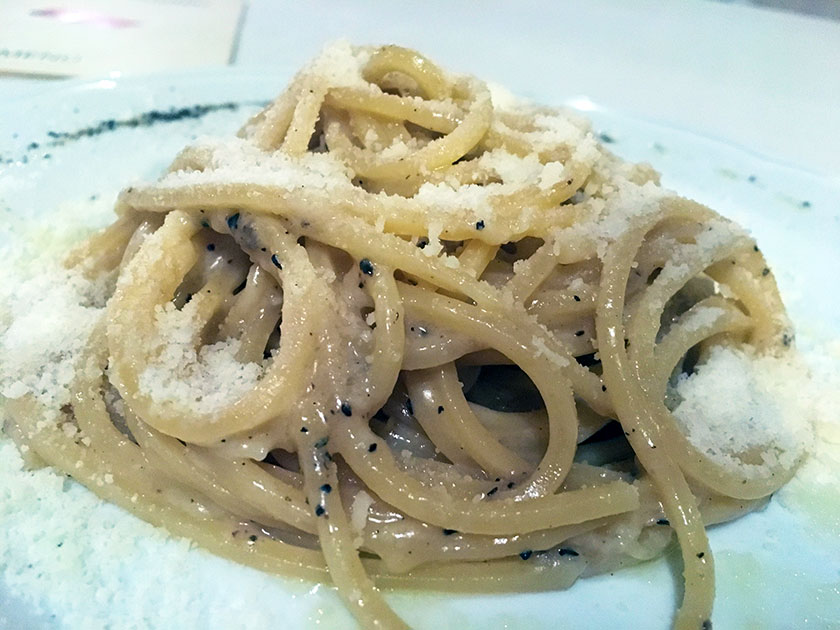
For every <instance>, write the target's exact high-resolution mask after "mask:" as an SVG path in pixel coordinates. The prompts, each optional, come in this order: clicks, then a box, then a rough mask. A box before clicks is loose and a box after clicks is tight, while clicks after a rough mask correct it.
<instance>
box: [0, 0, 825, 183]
mask: <svg viewBox="0 0 840 630" xmlns="http://www.w3.org/2000/svg"><path fill="white" fill-rule="evenodd" d="M340 37H345V38H348V39H350V40H351V41H353V42H358V43H398V44H402V45H407V46H411V47H415V48H418V49H420V50H421V51H423V52H424V53H426V54H427V55H429V56H430V57H432V58H433V59H435V60H437V61H438V62H439V63H441V64H442V65H444V66H446V67H449V68H452V69H454V70H459V71H465V72H471V73H474V74H477V75H480V76H482V77H484V78H487V79H491V80H494V81H497V82H499V83H503V84H505V85H507V86H508V87H510V88H511V89H512V90H513V91H515V92H517V93H520V94H524V95H526V96H538V97H539V99H540V100H542V101H546V102H552V103H561V102H566V103H573V104H575V105H576V106H578V107H580V108H582V109H586V108H587V107H593V106H595V105H597V106H602V107H606V108H610V109H613V110H617V111H621V112H624V113H627V114H630V115H634V116H640V117H643V118H647V119H651V120H655V121H657V122H661V123H664V124H668V125H672V126H676V127H682V128H688V129H691V130H693V131H696V132H699V133H701V134H705V135H708V136H712V137H715V138H719V139H722V140H726V141H728V142H730V143H733V144H736V145H739V146H742V147H745V148H749V149H751V150H753V151H756V152H758V153H761V154H763V155H766V156H768V157H771V158H773V159H776V160H779V161H782V162H787V163H792V164H796V165H798V166H800V167H802V168H805V169H808V170H812V171H816V172H819V173H822V174H827V175H829V176H832V177H833V176H835V175H836V174H837V173H840V151H838V150H837V147H838V146H840V72H838V62H840V0H791V1H782V0H730V1H726V0H716V1H715V0H689V1H686V2H660V1H656V2H654V1H653V0H637V1H635V2H633V3H627V2H620V1H618V0H614V1H610V0H594V1H590V2H587V3H571V2H553V1H543V2H522V3H511V2H500V1H489V2H482V3H478V2H453V1H442V0H431V1H426V2H422V3H420V2H417V3H398V2H374V1H372V0H367V1H361V2H346V1H331V2H277V1H274V0H249V1H248V2H244V1H242V0H3V1H2V2H0V100H2V101H5V100H8V99H14V98H19V97H25V96H27V95H32V94H36V93H37V92H39V91H40V90H44V89H49V86H50V85H53V82H54V81H55V80H56V79H55V78H54V77H59V76H71V75H75V76H80V77H92V76H97V77H101V76H110V77H111V78H115V79H116V78H119V77H123V76H127V75H136V74H144V73H149V72H155V73H160V72H172V71H176V70H182V69H185V68H190V69H201V71H203V72H212V68H218V67H220V66H225V65H229V64H232V65H234V66H237V67H241V68H243V69H247V70H253V69H255V68H259V69H261V70H263V71H264V72H265V74H266V80H270V81H276V83H277V88H276V89H277V91H279V90H280V88H281V87H282V85H283V83H284V82H285V80H286V79H287V78H288V77H289V76H290V75H291V73H292V72H294V70H295V69H296V68H298V67H299V66H300V65H301V64H303V63H304V62H305V61H306V60H307V59H309V58H311V57H312V56H313V55H314V54H315V53H316V52H317V51H318V50H319V48H320V47H321V46H322V45H323V44H324V42H326V41H329V40H332V39H336V38H340ZM207 68H210V69H211V70H207ZM526 68H527V71H525V70H524V69H526ZM535 75H536V76H538V77H540V80H539V82H538V83H535V81H534V76H535ZM36 77H37V78H36Z"/></svg>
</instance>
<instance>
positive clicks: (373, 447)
mask: <svg viewBox="0 0 840 630" xmlns="http://www.w3.org/2000/svg"><path fill="white" fill-rule="evenodd" d="M375 450H376V442H374V443H373V444H371V445H370V446H368V453H373V452H374V451H375Z"/></svg>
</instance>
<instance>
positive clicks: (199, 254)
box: [6, 44, 799, 629]
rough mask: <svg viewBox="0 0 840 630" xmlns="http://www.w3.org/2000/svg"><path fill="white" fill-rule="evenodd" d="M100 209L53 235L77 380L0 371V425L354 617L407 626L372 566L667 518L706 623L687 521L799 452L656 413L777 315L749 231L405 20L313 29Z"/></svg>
mask: <svg viewBox="0 0 840 630" xmlns="http://www.w3.org/2000/svg"><path fill="white" fill-rule="evenodd" d="M116 211H117V215H118V218H117V220H116V221H115V222H114V223H113V225H111V226H110V227H109V228H107V229H106V230H105V231H103V232H101V233H99V234H97V235H94V236H93V237H92V238H91V239H90V240H88V241H87V242H86V243H84V244H83V245H82V246H80V247H79V248H78V249H77V250H76V251H75V252H73V254H72V255H71V256H70V257H69V259H68V261H67V267H68V268H71V269H73V270H74V273H77V274H80V275H81V276H82V277H84V278H87V279H88V281H90V282H95V281H99V282H102V283H104V285H105V286H106V287H107V289H106V291H105V292H106V295H105V297H104V298H103V299H102V303H103V304H105V303H107V306H105V307H104V308H103V309H102V316H101V317H100V318H99V319H97V321H96V322H95V324H94V325H93V327H92V331H91V333H90V335H89V338H88V339H87V343H86V345H85V348H84V350H83V352H82V353H81V355H80V358H79V359H78V361H77V362H76V365H75V372H74V376H73V379H72V391H73V395H72V398H71V399H70V400H69V401H68V402H67V404H64V405H62V406H61V408H60V410H59V409H52V410H50V409H47V408H46V407H47V406H46V405H45V403H44V401H43V400H40V399H39V398H38V396H36V395H32V394H26V395H21V396H19V397H13V398H14V399H13V400H10V401H9V402H8V405H7V408H8V411H9V413H10V414H11V422H8V423H7V426H6V430H7V432H8V433H10V434H11V435H12V437H14V438H15V439H16V441H17V442H18V443H19V444H20V445H21V446H22V448H23V450H25V451H26V452H27V456H28V458H29V459H30V461H31V463H33V464H35V463H41V460H43V462H45V463H47V464H49V465H52V466H55V467H57V468H59V469H61V470H63V471H65V472H66V473H68V474H70V475H72V476H73V477H74V478H76V479H78V480H79V481H80V482H82V483H83V484H85V485H86V486H88V487H89V488H90V489H91V490H93V491H94V492H95V493H97V494H98V495H99V496H101V497H103V498H104V499H106V500H109V501H113V502H115V503H117V504H119V505H121V506H123V507H125V508H126V509H128V510H130V511H132V512H134V513H135V514H137V515H138V516H140V517H141V518H143V519H146V520H148V521H150V522H152V523H155V524H160V525H163V526H165V527H166V528H167V529H169V531H171V532H173V533H176V534H180V535H184V536H187V537H190V538H192V539H193V540H195V541H196V542H198V543H199V544H201V545H203V546H205V547H207V548H208V549H210V550H212V551H214V552H216V553H218V554H220V555H223V556H227V557H229V558H232V559H234V560H236V561H238V562H242V563H245V564H249V565H252V566H255V567H257V568H260V569H262V570H265V571H271V572H279V573H284V574H294V575H300V576H303V577H307V578H312V579H316V580H332V582H333V583H335V584H336V586H337V587H338V590H339V593H340V594H341V596H342V598H343V599H344V601H345V603H346V605H347V606H348V607H349V609H350V610H351V611H352V613H353V614H354V616H355V617H356V618H357V619H358V620H359V622H360V623H361V624H362V625H364V626H365V627H371V628H375V627H382V628H399V627H405V626H404V623H403V622H402V621H401V620H400V619H399V618H398V617H397V616H396V614H395V613H394V612H393V611H392V610H391V609H390V608H389V607H388V606H387V604H386V603H385V602H384V600H383V598H382V596H381V593H380V592H379V590H378V587H377V586H375V584H376V585H378V586H409V585H410V586H412V587H418V588H430V589H436V588H437V589H440V588H446V589H447V590H452V589H453V588H456V589H464V590H510V589H517V590H518V589H556V588H565V587H568V586H569V585H571V584H572V583H573V582H574V581H575V580H576V579H577V578H578V577H579V576H582V575H589V574H595V573H600V572H603V571H608V570H612V569H614V568H616V567H619V566H622V565H625V564H629V563H632V562H638V561H641V560H646V559H649V558H652V557H655V556H657V555H659V554H660V553H662V552H663V550H664V549H665V548H666V547H667V546H668V545H669V544H670V542H671V541H672V539H673V538H674V537H676V539H677V541H678V542H679V546H680V549H681V551H682V559H683V564H684V575H685V594H684V597H683V601H682V605H681V606H680V608H679V611H678V613H677V616H676V619H675V627H677V628H685V629H688V628H692V629H695V628H696V629H699V628H707V627H710V621H709V619H710V616H711V609H712V601H713V597H714V584H713V581H714V576H713V564H712V562H713V561H712V554H711V551H710V550H709V548H708V542H707V538H706V533H705V529H704V527H705V525H709V524H713V523H717V522H721V521H725V520H728V519H731V518H735V517H737V516H739V515H740V514H743V513H744V512H746V511H749V510H752V509H754V508H756V507H757V506H761V505H763V504H764V502H765V501H766V500H767V497H768V496H769V495H770V494H771V493H772V492H773V491H775V490H776V489H777V488H779V487H780V486H781V485H782V484H784V483H785V481H786V480H787V479H789V478H790V477H791V475H792V474H793V472H794V470H795V468H796V466H797V464H798V461H799V455H798V454H797V453H790V452H788V451H787V450H786V449H785V448H784V445H780V444H776V443H773V442H772V441H770V440H768V441H767V443H758V444H756V443H754V442H752V443H749V442H748V443H746V445H745V446H744V447H743V448H737V445H736V447H733V446H732V445H731V444H729V445H727V444H721V445H720V449H718V450H716V451H714V452H711V451H709V449H707V448H705V447H704V446H703V445H701V444H698V443H695V442H696V441H692V440H691V439H690V437H691V436H690V435H689V434H688V432H687V431H686V429H685V426H684V425H683V424H682V423H681V422H680V420H679V418H678V417H677V415H675V413H674V410H675V408H676V407H678V405H679V400H678V398H679V395H678V388H676V387H675V383H677V382H678V381H679V380H680V379H685V378H686V376H685V375H686V374H691V373H692V372H693V371H694V370H695V369H696V366H697V365H702V364H703V362H704V360H705V359H706V358H707V357H708V356H709V354H710V353H711V352H714V351H715V349H719V348H738V349H748V350H749V351H755V352H761V353H782V352H783V351H785V348H786V347H787V346H789V345H790V339H791V333H790V331H789V325H788V323H787V319H786V316H785V312H784V308H783V306H782V303H781V301H780V299H779V296H778V292H777V290H776V285H775V281H774V279H773V275H772V273H770V272H769V269H768V268H767V267H766V263H765V261H764V259H763V256H762V254H761V253H760V251H759V250H758V248H757V247H756V246H755V244H754V242H753V241H752V239H750V238H749V237H748V236H747V235H746V234H745V233H744V232H743V231H742V230H740V229H739V228H738V227H737V226H735V225H733V224H732V223H731V222H729V221H727V220H726V219H723V218H722V217H721V216H719V215H718V214H716V213H714V212H713V211H711V210H709V209H708V208H706V207H704V206H701V205H699V204H697V203H694V202H692V201H689V200H686V199H683V198H680V197H677V196H675V195H674V194H672V193H670V192H668V191H666V190H664V189H663V188H661V187H660V186H659V184H658V176H657V174H656V173H655V172H654V171H653V170H652V169H650V168H649V167H647V166H645V165H634V164H628V163H625V162H623V161H621V160H619V159H618V158H616V157H615V156H613V155H612V154H610V153H609V152H608V151H606V150H605V149H604V148H603V147H602V146H601V145H599V144H598V142H597V141H596V138H595V137H594V136H593V134H592V133H591V131H590V129H589V127H588V124H587V123H586V122H585V121H583V120H580V119H578V118H577V117H576V116H575V115H573V114H572V113H570V112H566V111H562V110H557V109H551V108H545V107H538V106H535V105H531V104H528V103H523V102H519V101H516V100H515V99H513V98H512V97H510V96H507V95H505V94H503V93H501V92H500V91H498V90H496V91H493V92H492V93H491V90H490V89H489V88H488V87H487V85H485V84H484V83H482V82H481V81H479V80H477V79H474V78H472V77H464V76H455V75H451V74H449V73H447V72H445V71H443V70H441V69H439V68H438V67H436V66H435V65H434V64H433V63H432V62H430V61H429V60H427V59H426V58H424V57H422V56H421V55H419V54H417V53H415V52H413V51H410V50H406V49H403V48H398V47H393V46H386V47H381V48H351V47H350V46H348V45H346V44H337V45H334V46H332V47H330V48H328V49H326V50H325V51H324V53H322V55H321V56H320V57H319V58H318V59H317V60H316V61H315V62H313V64H312V65H311V66H309V67H307V68H305V69H304V70H303V71H301V72H300V73H299V74H298V75H297V76H296V77H295V78H294V79H293V81H292V82H291V84H290V85H289V87H288V88H287V89H286V91H285V92H283V94H281V95H280V96H279V97H278V98H277V99H276V100H275V101H274V102H272V103H271V104H270V105H268V106H267V107H266V108H265V109H264V110H263V111H261V112H260V113H259V114H257V115H256V116H255V117H254V118H253V119H252V120H250V121H249V122H248V123H247V124H246V125H245V126H244V127H243V128H242V130H241V132H240V133H239V135H238V137H237V138H232V139H226V140H210V139H207V140H202V141H199V142H197V143H196V144H195V145H193V146H190V147H188V148H186V149H185V150H184V151H182V153H181V154H180V155H179V156H177V158H176V159H175V160H174V162H173V163H172V165H171V167H170V168H169V170H168V172H167V173H166V174H164V175H163V176H162V177H161V178H160V180H159V181H158V182H156V183H154V184H149V185H140V186H133V187H130V188H126V189H125V190H124V191H123V192H122V193H121V195H120V197H119V200H118V202H117V206H116ZM44 417H53V418H56V421H55V422H44V420H43V418H44ZM721 454H722V456H721Z"/></svg>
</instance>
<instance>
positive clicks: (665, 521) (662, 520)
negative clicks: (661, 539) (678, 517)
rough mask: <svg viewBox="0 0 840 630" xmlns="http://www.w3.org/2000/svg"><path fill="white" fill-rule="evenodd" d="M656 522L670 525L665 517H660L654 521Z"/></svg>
mask: <svg viewBox="0 0 840 630" xmlns="http://www.w3.org/2000/svg"><path fill="white" fill-rule="evenodd" d="M656 524H657V525H670V524H671V521H669V520H668V519H667V518H660V519H659V520H658V521H656Z"/></svg>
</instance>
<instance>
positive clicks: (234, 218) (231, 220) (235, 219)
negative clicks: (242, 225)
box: [227, 212, 239, 230]
mask: <svg viewBox="0 0 840 630" xmlns="http://www.w3.org/2000/svg"><path fill="white" fill-rule="evenodd" d="M227 225H228V227H229V228H230V229H231V230H235V229H236V228H237V227H238V226H239V213H238V212H237V213H235V214H232V215H230V216H229V217H228V218H227Z"/></svg>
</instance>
